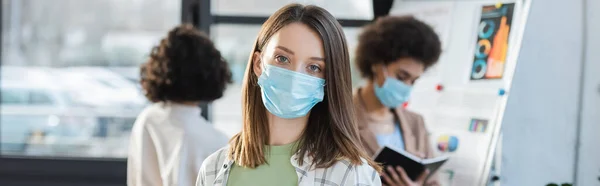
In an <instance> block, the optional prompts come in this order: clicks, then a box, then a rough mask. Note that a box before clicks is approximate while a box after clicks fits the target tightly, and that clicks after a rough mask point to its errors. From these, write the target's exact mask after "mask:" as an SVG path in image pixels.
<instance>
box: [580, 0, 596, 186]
mask: <svg viewBox="0 0 600 186" xmlns="http://www.w3.org/2000/svg"><path fill="white" fill-rule="evenodd" d="M586 8H587V12H586V13H587V18H586V19H587V20H586V22H587V38H586V40H587V43H586V45H587V47H586V59H585V60H586V63H585V71H584V81H583V85H584V88H583V100H582V105H583V107H582V113H581V130H580V131H581V133H580V134H581V135H580V138H579V139H580V149H579V163H578V165H579V166H578V172H577V173H578V175H577V182H576V183H577V185H586V186H588V185H589V186H600V135H599V132H600V46H599V45H598V43H599V42H600V21H598V20H600V13H599V12H598V11H597V10H598V9H600V1H598V0H587V4H586Z"/></svg>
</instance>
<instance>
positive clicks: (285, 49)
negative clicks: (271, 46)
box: [275, 46, 325, 61]
mask: <svg viewBox="0 0 600 186" xmlns="http://www.w3.org/2000/svg"><path fill="white" fill-rule="evenodd" d="M275 48H278V49H280V50H283V51H285V52H287V53H290V54H292V55H294V52H293V51H292V50H290V49H289V48H286V47H284V46H277V47H275ZM310 59H311V60H315V61H325V59H324V58H322V57H311V58H310Z"/></svg>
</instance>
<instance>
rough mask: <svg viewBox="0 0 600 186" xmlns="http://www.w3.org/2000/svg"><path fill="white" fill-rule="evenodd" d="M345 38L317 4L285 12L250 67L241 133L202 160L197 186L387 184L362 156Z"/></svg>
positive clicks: (272, 20)
mask: <svg viewBox="0 0 600 186" xmlns="http://www.w3.org/2000/svg"><path fill="white" fill-rule="evenodd" d="M351 86H352V85H351V79H350V64H349V56H348V51H347V44H346V39H345V37H344V33H343V30H342V28H341V26H340V25H339V23H338V22H337V20H336V19H335V18H334V17H333V16H332V15H331V14H329V13H328V12H327V11H326V10H324V9H322V8H320V7H317V6H303V5H299V4H291V5H287V6H285V7H283V8H281V9H279V10H278V11H277V12H275V14H273V15H272V16H271V17H269V19H268V20H267V21H266V22H265V23H264V24H263V26H262V29H261V31H260V32H259V35H258V37H257V39H256V42H255V44H254V48H253V49H252V51H251V56H250V59H249V62H248V66H247V68H246V74H245V77H244V83H243V89H242V117H243V127H242V131H241V132H240V133H239V134H237V135H235V136H234V137H233V138H232V139H231V141H230V145H229V146H228V147H225V148H223V149H221V150H219V151H217V152H216V153H214V154H213V155H211V156H209V157H208V158H207V160H206V161H205V162H204V163H203V165H202V168H201V170H200V174H199V176H198V181H197V184H196V185H197V186H206V185H228V186H239V185H261V186H295V185H300V186H303V185H316V184H319V185H321V184H327V185H375V186H377V185H381V180H380V178H379V176H378V173H377V170H376V169H375V168H373V166H376V165H375V164H374V163H373V162H372V161H371V160H370V159H369V156H368V155H367V154H366V153H365V152H364V151H362V148H361V144H360V141H359V135H358V128H357V125H356V124H355V117H354V110H353V106H352V88H351Z"/></svg>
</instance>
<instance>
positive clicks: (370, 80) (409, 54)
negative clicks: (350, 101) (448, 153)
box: [354, 16, 441, 186]
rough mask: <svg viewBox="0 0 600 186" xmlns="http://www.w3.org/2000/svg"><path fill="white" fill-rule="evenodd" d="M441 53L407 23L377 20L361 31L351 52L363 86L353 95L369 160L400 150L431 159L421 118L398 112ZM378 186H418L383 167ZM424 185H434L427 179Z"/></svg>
mask: <svg viewBox="0 0 600 186" xmlns="http://www.w3.org/2000/svg"><path fill="white" fill-rule="evenodd" d="M440 53H441V45H440V40H439V38H438V36H437V34H436V33H435V32H434V31H433V29H432V28H431V27H430V26H428V25H426V24H425V23H423V22H421V21H419V20H416V19H414V18H413V17H393V16H389V17H383V18H379V19H377V20H376V21H375V22H374V23H372V24H371V25H368V26H367V27H366V28H364V30H363V32H362V33H361V34H360V36H359V43H358V46H357V49H356V60H355V62H356V67H357V68H358V69H359V71H360V72H361V75H362V77H363V78H365V80H366V83H365V84H364V85H363V86H361V87H359V88H358V89H357V90H356V91H355V92H354V103H355V107H356V112H357V117H358V125H359V129H360V137H361V141H362V143H363V146H364V147H365V149H366V150H367V152H368V153H369V154H370V155H373V154H375V153H376V151H377V150H379V149H380V148H381V147H382V146H391V147H395V148H396V149H402V150H405V151H407V152H409V153H412V154H414V155H417V156H420V157H422V158H431V157H432V155H433V154H432V149H431V147H430V145H429V139H428V135H427V131H426V129H425V125H424V123H423V118H422V117H421V116H420V115H419V114H416V113H413V112H410V111H408V110H405V109H404V108H403V103H405V102H407V101H408V98H409V96H410V92H411V88H412V86H413V84H414V83H415V81H416V80H417V79H419V77H420V76H421V75H422V74H423V72H424V71H425V70H426V69H427V68H429V67H431V66H432V65H434V64H435V63H436V62H437V60H438V58H439V56H440ZM384 168H385V169H386V170H387V173H385V174H383V175H382V177H383V181H384V183H385V184H386V185H389V186H396V185H402V186H413V185H419V186H420V185H423V183H424V182H426V180H425V179H426V178H427V176H428V173H427V172H424V173H422V175H421V177H420V178H419V179H417V180H411V179H410V178H408V176H406V173H405V172H404V170H403V169H402V167H384ZM427 183H428V185H436V184H437V181H436V180H435V179H429V180H428V181H427Z"/></svg>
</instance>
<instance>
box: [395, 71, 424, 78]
mask: <svg viewBox="0 0 600 186" xmlns="http://www.w3.org/2000/svg"><path fill="white" fill-rule="evenodd" d="M398 71H399V72H400V73H401V74H404V75H405V76H408V77H411V78H414V79H419V76H413V75H412V74H410V73H409V72H408V71H406V70H404V69H400V70H398Z"/></svg>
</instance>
